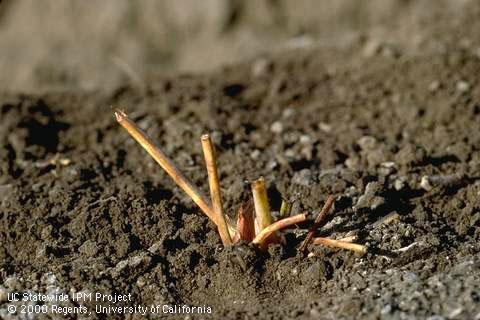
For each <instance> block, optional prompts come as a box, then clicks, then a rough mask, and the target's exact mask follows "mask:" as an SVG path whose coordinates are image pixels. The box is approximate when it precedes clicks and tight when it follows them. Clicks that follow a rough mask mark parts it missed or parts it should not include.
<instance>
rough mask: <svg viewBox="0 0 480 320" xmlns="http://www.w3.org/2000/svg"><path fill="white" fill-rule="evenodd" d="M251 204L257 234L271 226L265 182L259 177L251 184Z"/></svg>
mask: <svg viewBox="0 0 480 320" xmlns="http://www.w3.org/2000/svg"><path fill="white" fill-rule="evenodd" d="M252 193H253V204H254V206H255V219H256V220H257V226H258V231H257V233H258V232H261V231H262V230H263V229H265V228H266V227H268V226H269V225H271V224H272V221H273V219H272V215H271V214H270V206H269V204H268V196H267V190H266V189H265V180H264V179H263V177H261V178H260V179H258V180H255V181H254V182H253V183H252Z"/></svg>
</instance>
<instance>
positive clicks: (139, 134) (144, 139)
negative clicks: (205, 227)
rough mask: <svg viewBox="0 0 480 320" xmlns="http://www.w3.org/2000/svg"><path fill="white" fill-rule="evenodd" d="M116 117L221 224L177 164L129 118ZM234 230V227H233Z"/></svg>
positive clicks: (117, 112)
mask: <svg viewBox="0 0 480 320" xmlns="http://www.w3.org/2000/svg"><path fill="white" fill-rule="evenodd" d="M115 117H116V118H117V121H118V123H120V125H122V127H124V128H125V130H127V131H128V133H129V134H130V135H131V136H132V137H133V138H134V139H135V140H136V141H137V142H138V143H139V144H140V145H141V146H142V147H143V148H144V149H145V150H146V151H147V152H148V153H149V154H150V155H151V156H152V158H153V159H155V161H157V163H158V164H159V165H160V166H161V167H162V168H163V170H165V171H166V172H167V173H168V174H169V175H170V177H172V179H173V180H174V181H175V182H176V183H177V185H178V186H179V187H180V188H182V189H183V191H185V193H186V194H188V196H189V197H190V198H192V200H193V202H195V203H196V204H197V205H198V206H199V207H200V209H202V211H203V212H204V213H205V214H206V215H207V216H208V217H209V218H210V219H211V220H212V221H213V222H214V223H215V224H216V225H217V226H218V225H219V222H218V221H217V217H216V215H215V212H214V211H213V209H212V208H211V207H210V204H209V203H208V201H207V200H206V198H205V196H204V195H203V194H202V193H201V191H200V190H199V189H198V188H197V187H196V186H195V185H193V184H192V183H191V182H190V181H188V179H187V178H186V177H185V176H184V175H183V174H182V173H181V172H180V170H179V169H178V168H177V167H176V166H175V164H174V163H173V162H172V160H170V159H169V158H168V157H167V156H166V155H165V154H164V153H163V151H162V150H160V148H158V147H157V146H156V145H155V144H154V143H153V142H152V141H151V140H150V138H149V137H148V136H147V135H146V134H145V132H143V131H142V129H140V128H139V127H138V126H137V125H136V124H135V122H133V121H132V120H130V119H129V118H128V116H127V115H126V114H125V113H124V112H122V111H120V110H116V111H115ZM232 229H233V227H232Z"/></svg>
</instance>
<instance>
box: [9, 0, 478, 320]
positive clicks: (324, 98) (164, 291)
mask: <svg viewBox="0 0 480 320" xmlns="http://www.w3.org/2000/svg"><path fill="white" fill-rule="evenodd" d="M479 8H480V7H479V6H478V5H475V6H473V5H472V10H474V9H475V10H477V11H476V12H478V11H479V10H478V9H479ZM435 30H437V29H435ZM452 30H456V29H452ZM452 34H455V33H454V32H453V31H452V32H451V33H449V34H448V36H446V37H445V38H444V39H447V40H448V39H450V38H449V37H450V36H452ZM477 35H478V34H477ZM447 40H445V41H447ZM447 42H448V41H447ZM479 74H480V57H479V55H478V53H477V52H474V51H471V50H467V49H465V48H459V47H446V48H443V49H442V50H430V51H428V53H425V54H403V53H402V52H401V51H397V50H396V49H395V48H392V47H389V46H386V45H382V44H375V43H374V44H372V43H365V42H363V41H362V40H361V39H360V40H359V39H356V40H352V41H351V43H349V45H348V46H345V47H344V48H342V49H339V48H331V49H328V48H321V49H319V48H304V49H301V50H288V51H282V52H278V53H275V54H267V55H264V56H262V57H258V58H255V59H253V60H251V61H247V62H244V63H241V64H236V65H233V66H229V67H224V68H222V69H219V70H217V71H213V72H209V73H203V74H201V75H195V76H191V75H178V76H169V77H161V76H152V77H151V78H150V79H149V81H148V82H147V83H146V84H145V85H143V86H129V85H126V86H122V87H119V88H117V89H115V90H113V91H106V90H98V91H74V90H70V91H62V92H49V93H45V94H41V95H31V94H24V95H18V94H6V93H5V94H2V95H1V96H0V219H1V223H0V239H1V242H2V246H1V247H0V308H1V309H0V310H1V311H0V312H1V313H0V317H2V318H6V319H9V318H16V317H23V318H24V319H27V318H29V316H28V315H18V314H17V315H13V316H12V315H9V314H8V311H7V309H6V306H7V305H11V304H12V303H10V302H8V301H7V300H8V299H7V293H10V292H22V293H23V292H32V293H66V294H72V293H75V292H77V293H78V292H84V293H96V292H100V293H104V294H110V293H121V294H125V293H126V294H128V293H130V294H131V296H132V301H133V302H134V303H130V304H126V305H128V306H131V305H133V304H138V305H144V306H150V305H166V304H168V305H188V306H199V307H210V308H211V310H212V313H211V314H206V315H205V314H203V315H186V314H178V313H177V314H176V316H177V317H178V318H187V319H188V318H194V319H197V318H222V319H279V318H285V319H290V318H299V319H352V318H365V319H380V318H381V319H422V318H429V319H480V254H479V252H480V244H479V240H480V229H479V227H480V152H479V151H480V130H478V128H479V126H478V125H479V123H480V83H479V80H478V75H479ZM111 106H114V107H120V108H122V109H124V110H125V111H126V112H127V113H129V115H130V117H131V118H132V119H133V120H134V121H136V122H137V123H138V124H139V125H140V127H142V128H143V129H144V130H145V131H146V132H147V133H148V135H149V136H150V137H152V139H153V140H154V141H156V142H158V144H159V145H160V146H161V147H162V148H163V150H164V151H165V152H166V153H167V154H168V155H169V156H171V157H172V158H173V159H174V160H175V162H176V163H177V164H178V165H179V167H180V168H182V170H183V171H184V173H185V175H187V176H188V177H189V178H191V179H192V181H193V182H194V183H195V184H197V185H198V186H199V187H200V188H201V189H202V190H203V191H204V192H205V193H206V194H208V183H207V176H206V170H205V167H204V161H203V155H202V152H201V147H200V136H201V134H202V133H205V132H211V133H212V136H213V138H214V141H215V144H216V147H217V155H218V165H219V170H220V178H221V185H222V188H223V196H224V204H225V208H227V212H228V214H229V215H230V216H231V217H232V218H234V217H235V214H236V212H237V210H238V208H239V206H240V205H241V204H242V202H243V201H245V200H247V199H248V198H249V196H250V191H249V184H248V181H251V180H253V179H255V178H258V177H260V176H264V177H265V179H266V182H267V184H268V192H269V197H270V204H271V207H272V209H273V210H274V211H278V210H279V207H280V203H281V199H282V198H285V199H289V200H291V201H294V209H293V210H294V213H300V212H307V213H308V215H309V219H314V218H315V216H316V213H318V211H319V209H320V208H321V207H322V205H323V203H324V201H325V199H326V198H327V196H328V195H334V196H335V198H336V203H335V209H334V212H335V214H334V217H333V219H331V221H329V222H328V223H327V225H325V226H324V227H323V228H322V229H321V230H320V231H319V234H322V235H325V236H329V237H332V238H341V237H344V236H345V235H348V234H352V233H355V234H357V235H358V240H357V242H358V243H361V244H364V245H366V246H367V247H368V253H367V254H366V255H363V256H360V255H358V254H355V253H353V252H349V251H345V250H338V249H331V248H326V247H321V246H312V247H311V248H310V249H311V251H312V252H313V253H314V255H313V256H310V257H304V256H303V255H301V254H299V253H298V252H297V250H296V248H297V247H298V245H299V244H300V242H301V241H302V240H303V239H304V238H305V234H306V230H307V229H308V226H309V224H306V225H303V226H300V228H298V229H294V230H290V231H288V232H286V239H287V244H286V245H285V246H280V245H273V246H270V247H269V249H268V251H267V252H261V251H259V250H257V248H255V247H254V246H253V245H250V244H246V243H243V244H239V245H235V246H233V247H229V248H223V247H222V245H221V242H220V238H219V236H218V234H217V232H216V231H215V229H214V227H213V224H212V223H211V222H209V221H208V219H207V218H206V217H205V216H204V215H203V214H202V213H201V211H200V210H199V209H198V208H197V207H196V206H195V205H194V204H193V203H192V202H191V201H190V199H189V198H187V197H186V195H185V194H184V193H183V192H182V191H181V190H180V189H179V188H177V187H176V186H175V185H174V183H173V182H172V181H171V179H170V178H169V177H168V176H167V175H166V173H164V172H163V171H162V170H161V168H160V167H159V166H158V165H157V164H156V163H155V162H154V161H153V159H151V158H150V157H149V156H148V155H147V154H146V152H145V151H143V150H142V149H141V148H140V146H139V145H138V144H137V143H136V142H134V141H133V139H132V138H131V137H129V136H128V134H127V133H126V132H125V131H124V130H123V129H122V128H121V127H120V126H119V125H118V124H117V123H116V121H115V118H114V116H113V112H112V110H111ZM32 304H34V303H32ZM47 304H48V303H47ZM85 304H86V305H87V306H89V307H92V308H94V307H93V305H94V303H90V302H88V301H87V302H86V303H85ZM66 305H70V306H75V305H76V304H75V303H74V302H72V301H70V302H68V303H66ZM106 305H107V304H106ZM30 316H31V315H30ZM77 316H78V318H94V319H95V318H99V319H103V318H116V317H115V316H112V315H111V314H105V313H94V314H92V315H76V316H71V317H73V318H76V317H77ZM150 316H151V317H155V316H154V315H150ZM163 316H165V315H163ZM58 317H59V315H52V314H46V315H41V314H35V315H34V318H38V319H42V318H58ZM117 317H118V318H124V317H125V316H124V315H120V316H117ZM129 317H130V318H135V319H136V318H138V319H140V318H143V317H142V316H140V315H138V314H137V315H134V316H127V318H129Z"/></svg>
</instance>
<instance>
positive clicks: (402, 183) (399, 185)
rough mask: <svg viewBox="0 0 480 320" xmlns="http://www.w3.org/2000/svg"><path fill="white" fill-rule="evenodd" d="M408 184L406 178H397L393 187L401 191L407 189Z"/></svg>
mask: <svg viewBox="0 0 480 320" xmlns="http://www.w3.org/2000/svg"><path fill="white" fill-rule="evenodd" d="M406 182H407V178H406V177H400V178H397V179H395V182H394V183H393V187H394V188H395V190H397V191H400V190H402V189H403V188H405V185H406Z"/></svg>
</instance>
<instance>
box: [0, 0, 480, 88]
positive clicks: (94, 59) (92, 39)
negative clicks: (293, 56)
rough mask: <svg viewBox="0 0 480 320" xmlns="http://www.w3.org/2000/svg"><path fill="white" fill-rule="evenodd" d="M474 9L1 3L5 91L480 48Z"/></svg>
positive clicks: (348, 0) (440, 5)
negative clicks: (303, 58)
mask: <svg viewBox="0 0 480 320" xmlns="http://www.w3.org/2000/svg"><path fill="white" fill-rule="evenodd" d="M473 2H474V1H469V0H456V1H448V0H438V1H410V0H371V1H365V2H360V1H356V0H336V1H321V0H320V1H316V0H298V1H288V0H259V1H241V0H204V1H202V2H201V4H199V2H198V1H196V0H182V1H175V0H165V1H155V0H144V1H128V0H105V1H96V2H94V3H91V2H85V1H56V0H44V1H36V0H18V1H13V0H3V1H1V4H0V48H1V55H0V70H2V72H1V73H0V90H8V91H12V90H13V91H17V92H18V91H21V92H28V91H32V90H42V89H52V88H53V89H58V88H65V87H73V88H84V89H93V88H113V87H116V86H118V84H119V83H124V82H126V81H134V82H137V83H138V82H143V81H145V80H146V79H148V77H149V76H150V75H152V74H158V73H162V74H164V73H176V72H179V71H190V72H191V71H195V72H201V71H206V70H210V69H212V68H216V67H218V66H222V65H224V64H226V63H234V62H238V61H242V60H245V59H247V58H250V57H252V56H256V55H258V54H265V53H268V52H272V51H281V50H283V49H289V48H290V49H291V48H299V47H303V48H304V47H317V48H318V47H319V48H345V47H348V46H351V45H352V44H361V45H363V46H364V53H365V52H366V54H373V53H375V52H376V51H378V50H387V51H388V50H390V51H395V50H398V51H402V52H403V53H405V52H408V53H411V54H425V53H428V52H432V51H435V52H439V51H442V50H446V48H447V47H449V46H450V45H451V44H454V45H455V46H456V47H459V48H460V47H461V48H466V49H471V50H477V51H478V50H480V49H479V47H478V46H479V43H478V37H475V36H474V35H475V30H477V29H478V27H479V24H480V23H479V22H478V21H479V19H478V12H475V11H473V12H472V10H471V8H472V3H473ZM352 54H353V55H355V54H358V55H361V54H362V51H356V52H352Z"/></svg>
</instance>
